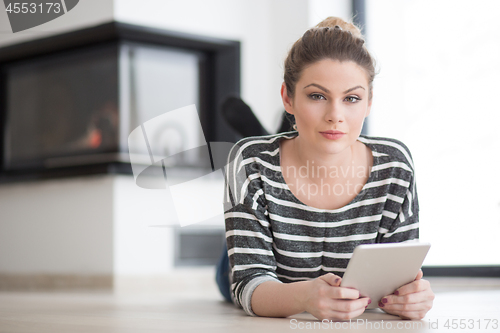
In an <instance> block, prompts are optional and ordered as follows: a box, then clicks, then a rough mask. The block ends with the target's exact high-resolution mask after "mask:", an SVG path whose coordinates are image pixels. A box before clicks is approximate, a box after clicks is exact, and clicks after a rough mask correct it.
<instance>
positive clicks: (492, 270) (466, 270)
mask: <svg viewBox="0 0 500 333" xmlns="http://www.w3.org/2000/svg"><path fill="white" fill-rule="evenodd" d="M422 271H423V272H424V275H425V276H455V277H500V266H424V267H422Z"/></svg>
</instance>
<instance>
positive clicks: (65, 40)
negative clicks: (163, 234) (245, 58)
mask: <svg viewBox="0 0 500 333" xmlns="http://www.w3.org/2000/svg"><path fill="white" fill-rule="evenodd" d="M239 52H240V44H239V42H237V41H228V40H222V39H215V38H208V37H200V36H194V35H189V34H184V33H178V32H172V31H165V30H159V29H152V28H146V27H140V26H134V25H129V24H124V23H119V22H110V23H107V24H103V25H100V26H96V27H92V28H87V29H83V30H78V31H73V32H69V33H65V34H61V35H57V36H52V37H48V38H44V39H40V40H35V41H30V42H26V43H22V44H17V45H12V46H7V47H4V48H2V49H0V97H1V98H0V125H1V126H0V131H1V132H0V134H1V135H0V141H1V142H0V147H1V154H0V156H1V163H0V166H1V169H0V181H3V182H6V181H16V180H21V179H33V178H47V177H60V176H71V175H81V174H89V173H115V172H118V173H131V168H130V160H129V157H128V142H127V138H128V135H129V134H130V132H131V131H132V130H134V129H135V128H136V127H138V126H141V124H143V123H145V122H146V121H148V120H150V119H152V118H154V117H156V116H159V115H161V114H164V113H165V112H168V111H171V110H174V109H178V108H181V107H184V106H187V105H192V104H194V105H195V106H196V109H197V111H198V116H199V122H201V126H202V129H203V134H204V137H201V136H200V137H197V138H190V139H191V140H199V141H200V144H203V143H204V142H221V141H223V142H235V141H236V140H237V139H238V136H237V135H236V134H235V133H234V132H232V131H231V129H230V128H229V126H228V125H226V123H225V122H224V121H223V119H222V118H221V116H220V112H219V106H220V103H221V102H222V101H223V99H224V98H225V97H226V96H229V95H233V94H239V89H240V82H239V80H240V58H239ZM196 121H197V120H193V124H192V126H193V128H195V127H196V124H195V122H196ZM176 126H177V127H176ZM179 126H181V127H182V128H179ZM190 126H191V125H190V123H189V121H184V122H183V125H179V124H172V125H171V126H169V128H170V132H171V133H174V134H169V135H170V138H171V141H172V142H173V141H175V140H174V139H173V137H172V135H175V133H177V132H188V133H189V132H190V131H191V129H190ZM172 128H173V130H172ZM165 131H167V130H165ZM160 134H162V133H160ZM159 137H162V135H159ZM163 139H165V135H163ZM179 140H181V141H182V138H181V139H178V141H179ZM144 154H145V156H147V151H145V152H144ZM172 167H180V168H210V164H209V163H208V164H207V161H206V158H203V156H200V157H199V159H196V158H194V159H189V160H184V161H183V162H182V161H180V162H179V165H173V166H172Z"/></svg>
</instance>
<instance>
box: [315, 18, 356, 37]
mask: <svg viewBox="0 0 500 333" xmlns="http://www.w3.org/2000/svg"><path fill="white" fill-rule="evenodd" d="M316 28H329V29H340V30H344V31H347V32H349V33H351V34H352V35H353V36H354V37H357V38H360V39H363V35H362V34H361V30H360V29H359V28H358V27H357V26H355V25H354V24H353V23H350V22H346V21H344V20H343V19H341V18H340V17H334V16H330V17H327V18H326V19H324V20H323V21H321V22H320V23H318V25H316Z"/></svg>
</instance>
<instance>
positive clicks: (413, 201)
mask: <svg viewBox="0 0 500 333" xmlns="http://www.w3.org/2000/svg"><path fill="white" fill-rule="evenodd" d="M297 134H298V133H297V132H295V131H293V132H286V133H279V134H274V135H268V136H260V137H249V138H245V139H242V140H240V141H239V142H238V143H237V144H236V145H235V146H234V147H233V149H232V150H231V153H230V156H229V161H228V165H227V167H226V169H225V174H226V187H225V194H224V210H225V216H224V217H225V222H226V240H227V246H228V255H229V261H230V266H231V283H232V284H231V287H232V297H233V300H234V302H235V304H236V305H238V306H240V307H242V308H243V309H244V310H245V312H247V313H248V314H249V315H255V314H254V312H253V311H252V309H251V306H250V304H251V303H250V300H251V297H252V293H253V291H254V290H255V288H256V287H257V286H258V285H259V284H260V283H262V282H265V281H269V280H274V281H277V282H284V283H290V282H295V281H303V280H310V279H314V278H317V277H319V276H321V275H324V274H326V273H329V272H332V273H334V274H337V275H339V276H342V275H343V273H344V271H345V268H346V267H347V263H348V262H349V259H350V258H351V255H352V252H353V250H354V248H355V247H356V246H357V245H359V244H368V243H383V242H387V243H393V242H404V241H411V240H415V239H417V238H418V232H419V230H418V199H417V192H416V185H415V175H414V166H413V161H412V158H411V154H410V152H409V150H408V148H407V147H406V146H405V145H404V144H403V143H401V142H400V141H398V140H395V139H388V138H380V137H369V136H364V135H362V136H360V137H359V141H361V142H363V143H364V144H365V145H367V146H368V147H369V148H370V149H371V150H372V155H373V167H372V169H371V173H370V176H369V178H368V181H367V183H366V184H365V185H364V187H363V188H362V190H361V192H360V193H359V194H358V195H357V196H356V197H355V198H354V199H353V200H352V201H351V202H350V203H349V204H347V205H346V206H344V207H341V208H339V209H334V210H327V209H318V208H314V207H311V206H307V205H305V204H304V203H302V202H301V201H300V200H298V199H297V198H296V197H295V196H294V195H293V193H292V192H291V191H290V189H289V187H288V185H287V184H286V182H285V181H284V179H283V176H282V174H281V167H280V154H279V142H280V140H283V139H291V138H294V137H295V136H297Z"/></svg>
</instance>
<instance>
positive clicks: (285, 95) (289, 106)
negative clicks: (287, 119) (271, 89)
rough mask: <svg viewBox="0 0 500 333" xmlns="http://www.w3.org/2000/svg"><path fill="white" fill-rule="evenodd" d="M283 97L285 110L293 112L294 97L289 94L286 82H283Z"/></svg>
mask: <svg viewBox="0 0 500 333" xmlns="http://www.w3.org/2000/svg"><path fill="white" fill-rule="evenodd" d="M281 99H282V100H283V106H284V107H285V111H286V112H288V113H289V114H293V105H292V99H291V98H290V97H289V96H288V93H287V90H286V84H285V82H283V83H282V84H281Z"/></svg>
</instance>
